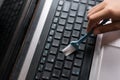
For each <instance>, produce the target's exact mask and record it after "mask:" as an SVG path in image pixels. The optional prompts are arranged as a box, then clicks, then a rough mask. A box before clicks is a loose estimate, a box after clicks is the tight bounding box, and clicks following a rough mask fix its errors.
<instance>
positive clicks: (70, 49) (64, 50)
mask: <svg viewBox="0 0 120 80" xmlns="http://www.w3.org/2000/svg"><path fill="white" fill-rule="evenodd" d="M75 50H76V49H75V48H74V47H73V46H72V45H71V44H69V45H68V46H67V47H65V48H64V49H63V50H62V52H63V53H64V54H65V56H68V55H70V54H71V53H72V52H74V51H75Z"/></svg>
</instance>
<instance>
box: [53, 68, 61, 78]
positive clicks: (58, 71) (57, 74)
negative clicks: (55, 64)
mask: <svg viewBox="0 0 120 80" xmlns="http://www.w3.org/2000/svg"><path fill="white" fill-rule="evenodd" d="M60 73H61V71H60V70H57V69H54V70H53V73H52V76H54V77H58V78H59V77H60Z"/></svg>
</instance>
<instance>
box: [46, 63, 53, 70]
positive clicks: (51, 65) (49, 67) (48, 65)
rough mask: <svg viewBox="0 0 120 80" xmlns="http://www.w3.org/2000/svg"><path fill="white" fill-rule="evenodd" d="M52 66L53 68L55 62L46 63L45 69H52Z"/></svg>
mask: <svg viewBox="0 0 120 80" xmlns="http://www.w3.org/2000/svg"><path fill="white" fill-rule="evenodd" d="M52 68H53V64H51V63H46V65H45V70H48V71H51V70H52Z"/></svg>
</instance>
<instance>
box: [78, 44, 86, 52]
mask: <svg viewBox="0 0 120 80" xmlns="http://www.w3.org/2000/svg"><path fill="white" fill-rule="evenodd" d="M79 49H80V50H83V51H84V50H85V44H83V43H81V44H80V46H79Z"/></svg>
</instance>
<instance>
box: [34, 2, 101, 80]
mask: <svg viewBox="0 0 120 80" xmlns="http://www.w3.org/2000/svg"><path fill="white" fill-rule="evenodd" d="M99 2H100V1H95V0H59V2H58V6H57V8H56V11H55V14H54V17H53V21H52V23H51V27H50V30H49V33H48V36H47V39H46V42H45V46H44V49H43V51H42V54H41V57H40V60H39V63H38V67H37V69H36V73H35V76H34V79H35V80H88V79H89V73H90V68H91V63H92V57H93V53H94V47H95V42H96V37H95V36H93V35H91V36H90V37H89V38H87V40H85V41H84V42H83V43H81V45H80V47H79V49H80V50H78V51H75V52H74V53H72V54H71V55H69V56H65V55H64V54H63V53H62V51H61V50H62V49H63V48H65V47H66V46H67V45H68V44H69V43H70V41H73V40H77V39H79V38H80V37H81V36H83V35H84V34H85V33H86V27H87V17H86V14H87V11H88V10H89V9H90V8H91V7H93V6H94V5H96V4H97V3H99ZM38 47H39V46H38ZM37 49H38V48H37Z"/></svg>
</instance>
